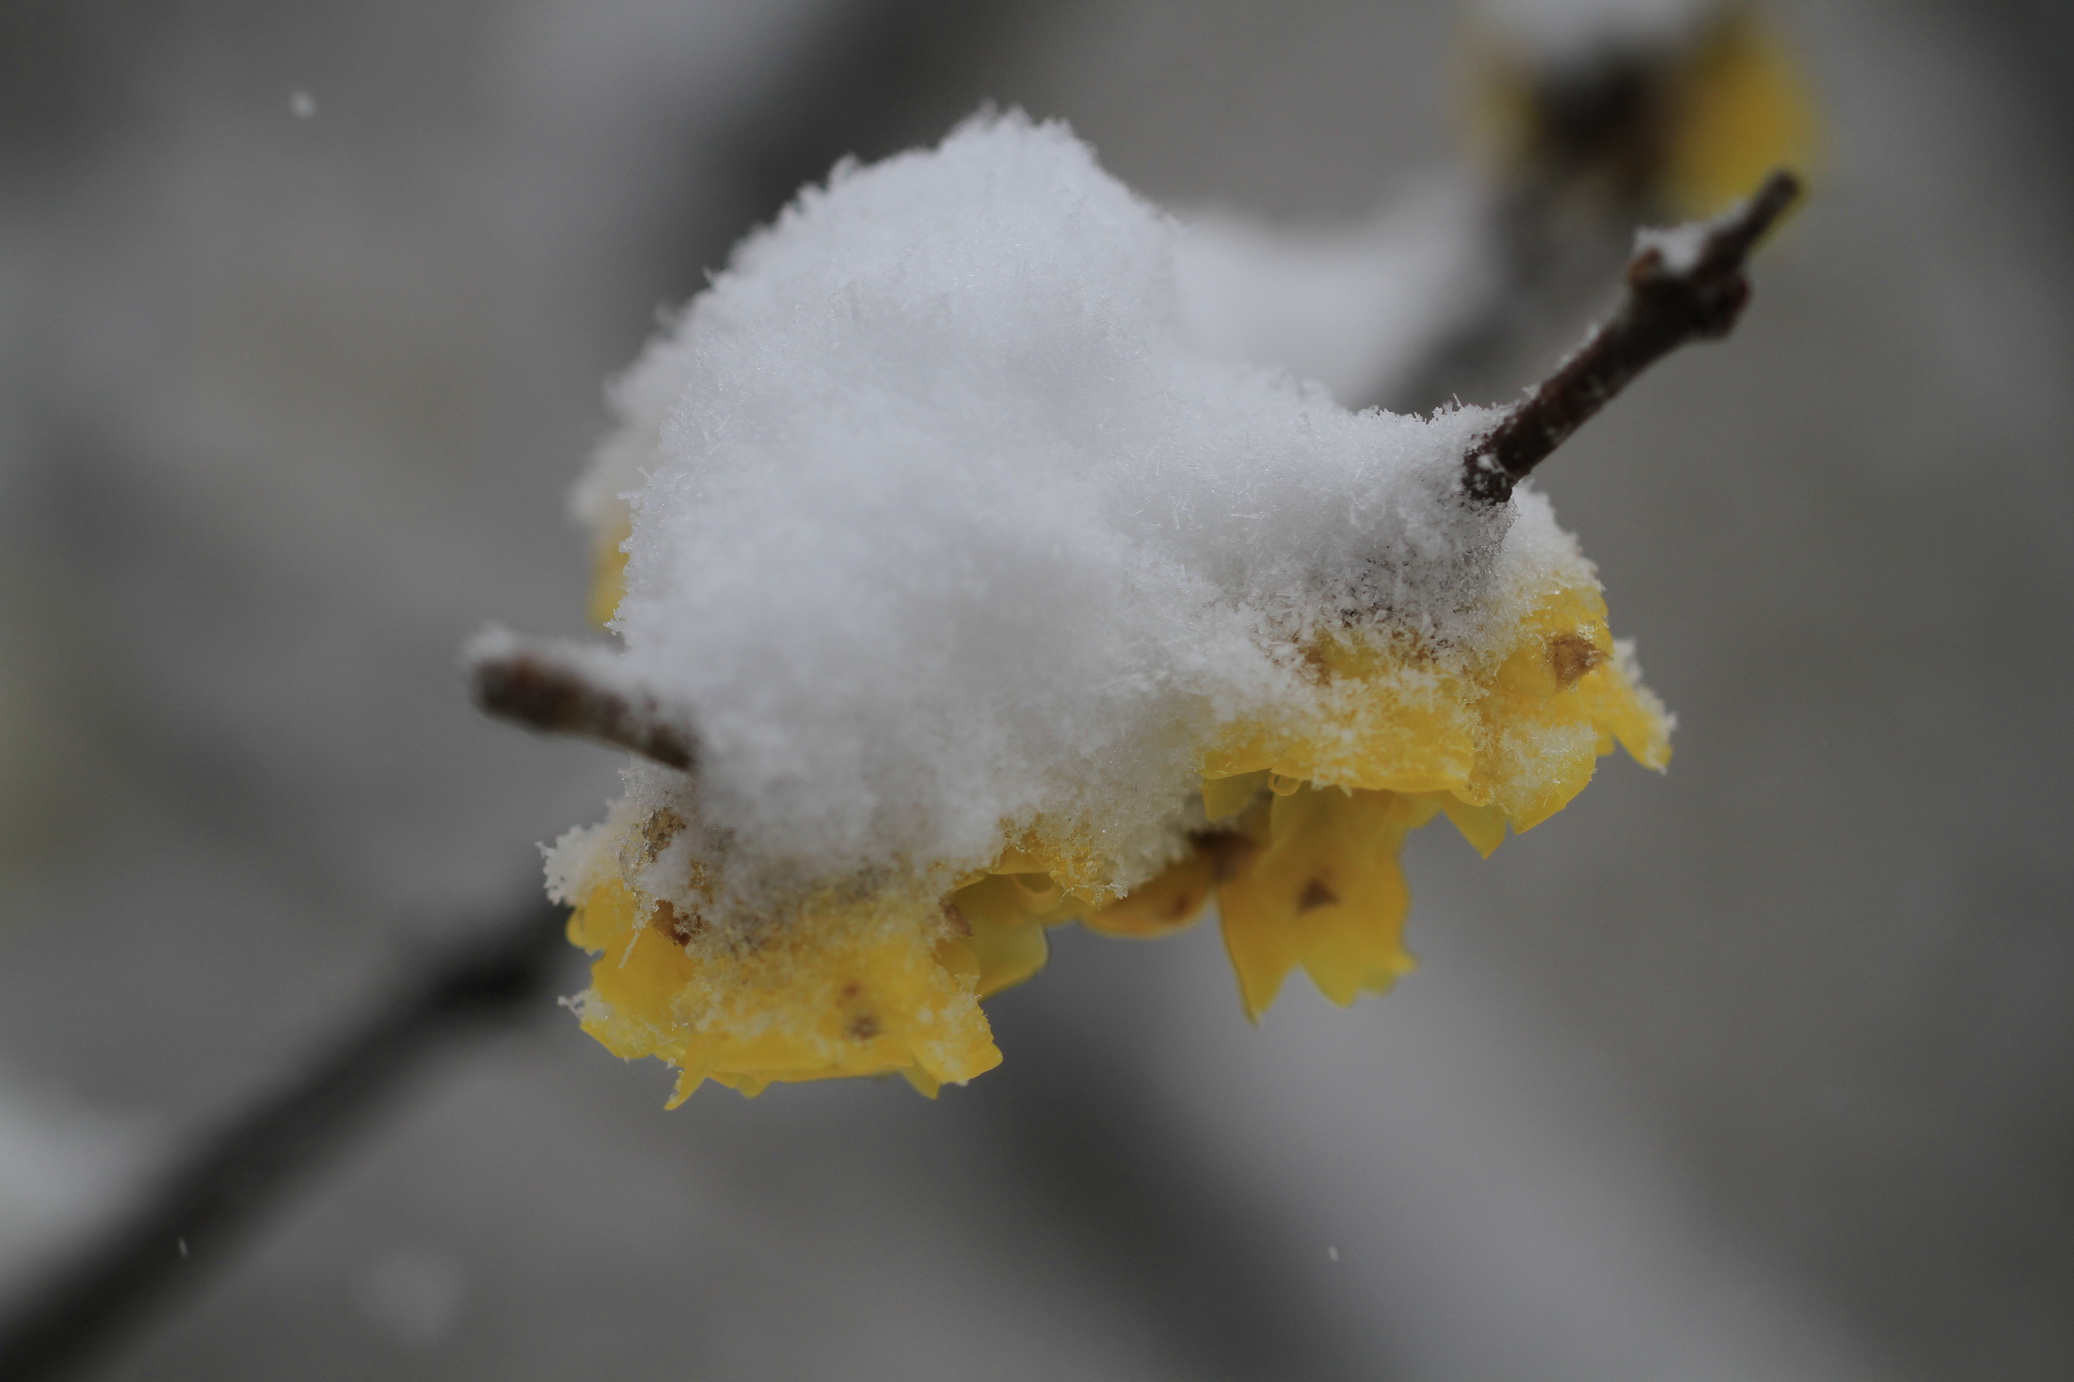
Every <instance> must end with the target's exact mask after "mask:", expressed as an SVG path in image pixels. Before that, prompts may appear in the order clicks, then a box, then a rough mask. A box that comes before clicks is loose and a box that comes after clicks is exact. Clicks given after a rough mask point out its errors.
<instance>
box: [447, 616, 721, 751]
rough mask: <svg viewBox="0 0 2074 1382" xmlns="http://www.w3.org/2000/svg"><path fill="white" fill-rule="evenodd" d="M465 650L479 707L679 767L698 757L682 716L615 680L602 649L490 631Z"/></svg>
mask: <svg viewBox="0 0 2074 1382" xmlns="http://www.w3.org/2000/svg"><path fill="white" fill-rule="evenodd" d="M466 657H467V663H468V681H469V687H470V689H471V690H472V691H473V692H474V693H475V703H476V705H477V706H478V707H480V708H481V709H482V711H483V713H484V714H487V715H495V716H497V717H498V718H500V719H505V720H513V721H516V722H517V723H519V724H522V725H525V726H527V727H528V728H530V729H536V730H539V731H540V732H541V733H543V734H573V735H577V736H580V737H582V738H587V739H598V740H602V741H603V742H605V743H607V744H616V745H618V746H619V747H620V748H623V749H629V750H631V751H633V752H634V753H638V754H640V755H641V756H642V757H644V758H650V759H653V760H655V761H656V762H657V763H660V764H662V765H663V766H664V767H668V768H677V769H680V770H682V771H684V772H690V771H692V769H693V768H694V767H695V766H696V765H697V763H698V738H697V736H696V735H695V734H693V733H692V730H691V727H690V725H689V724H688V723H687V722H686V721H685V718H684V717H683V716H681V715H676V714H672V713H671V712H670V711H669V710H668V709H667V708H665V706H664V705H663V704H662V702H661V701H660V700H659V699H658V698H657V697H656V696H654V695H652V694H649V693H647V692H644V691H641V690H639V689H638V688H636V687H632V686H628V685H624V684H622V685H615V684H614V682H615V680H617V679H616V678H614V677H613V676H612V675H611V670H612V669H611V668H610V666H609V662H608V660H609V658H610V657H611V654H609V653H607V652H605V651H604V650H603V649H593V648H587V647H584V646H582V645H581V644H573V643H556V642H546V641H537V640H522V639H519V638H517V637H515V636H513V635H511V634H508V633H504V632H501V631H492V632H490V633H487V634H484V635H483V636H482V637H480V638H478V639H477V640H476V641H475V642H474V643H473V644H472V645H470V647H469V649H468V652H467V654H466Z"/></svg>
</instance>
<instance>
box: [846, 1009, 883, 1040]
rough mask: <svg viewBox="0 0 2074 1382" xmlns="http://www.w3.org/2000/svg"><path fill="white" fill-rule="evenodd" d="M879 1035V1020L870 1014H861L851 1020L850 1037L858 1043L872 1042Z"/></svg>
mask: <svg viewBox="0 0 2074 1382" xmlns="http://www.w3.org/2000/svg"><path fill="white" fill-rule="evenodd" d="M878 1034H879V1020H878V1019H877V1018H876V1017H873V1016H872V1015H871V1014H870V1013H860V1014H859V1015H858V1016H856V1017H853V1018H851V1019H850V1035H851V1037H853V1038H854V1039H856V1040H858V1041H870V1040H871V1039H872V1038H873V1037H875V1036H877V1035H878Z"/></svg>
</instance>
